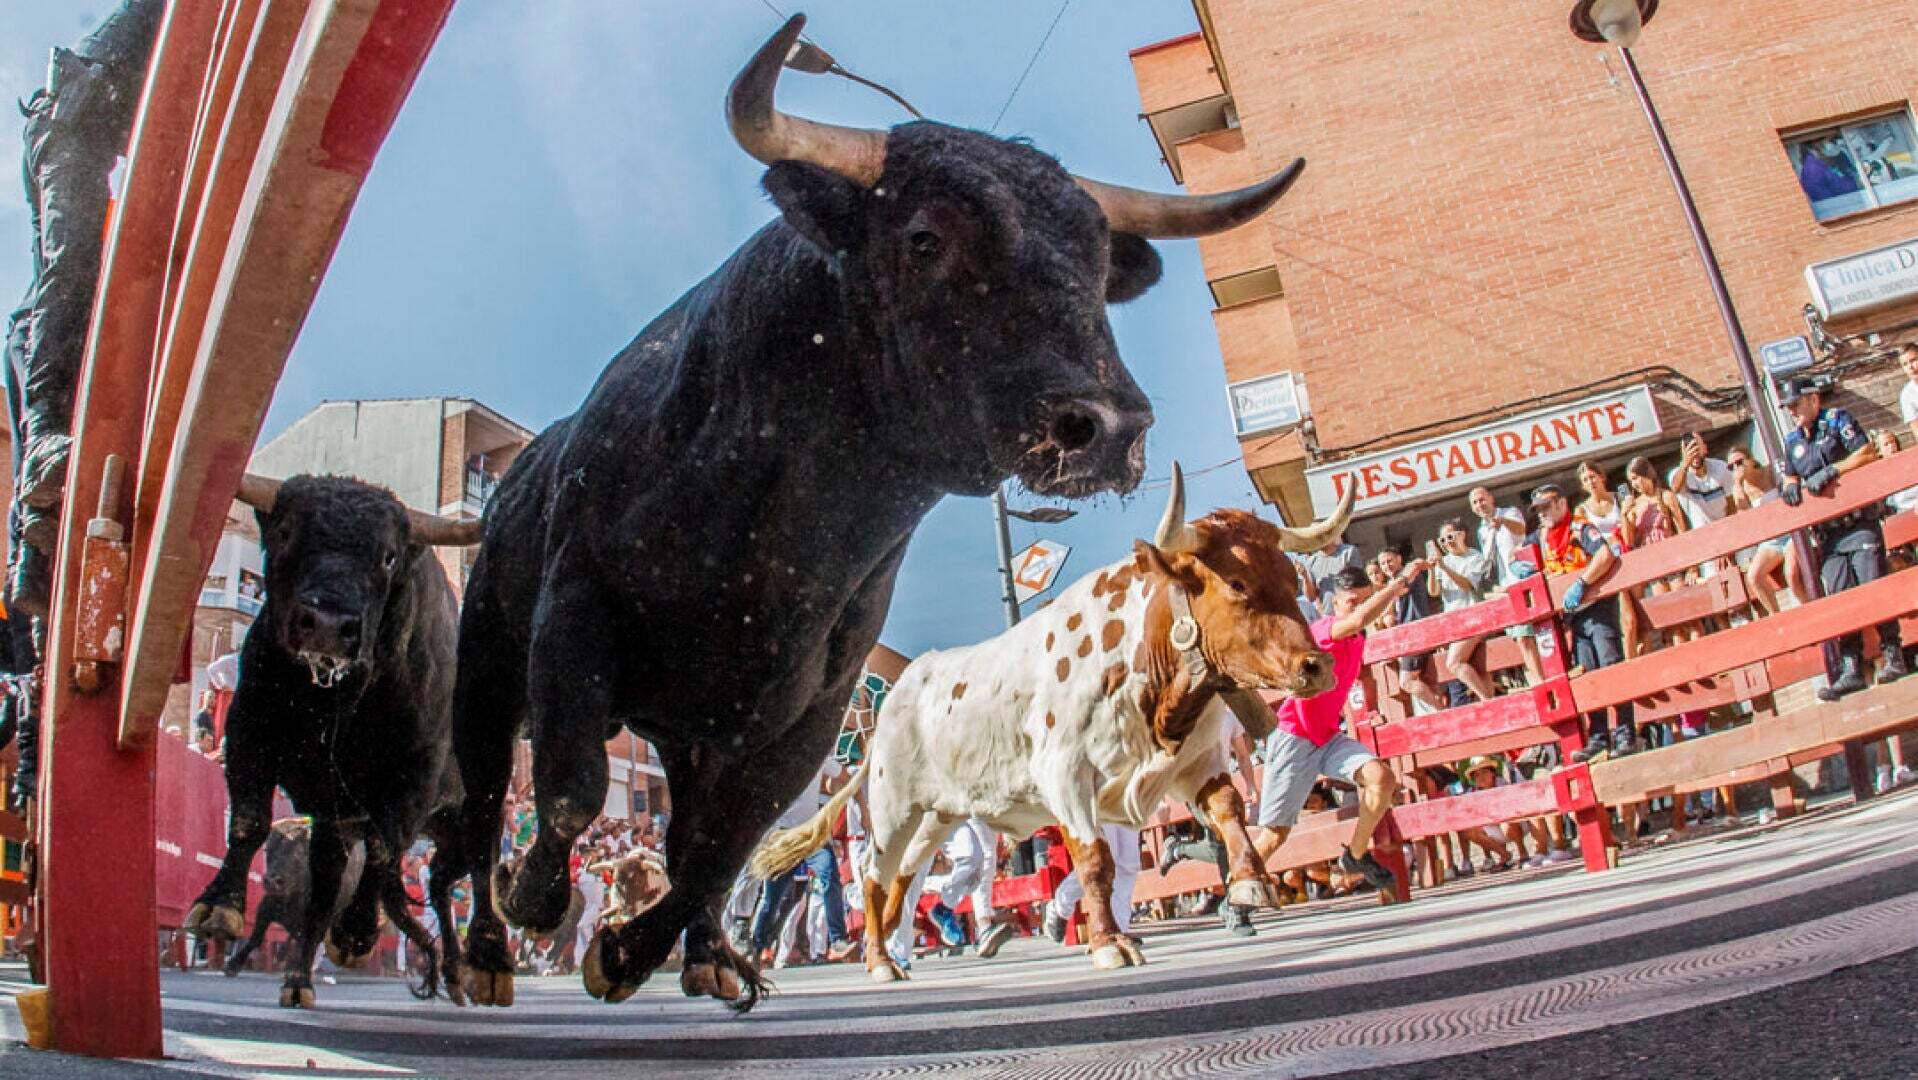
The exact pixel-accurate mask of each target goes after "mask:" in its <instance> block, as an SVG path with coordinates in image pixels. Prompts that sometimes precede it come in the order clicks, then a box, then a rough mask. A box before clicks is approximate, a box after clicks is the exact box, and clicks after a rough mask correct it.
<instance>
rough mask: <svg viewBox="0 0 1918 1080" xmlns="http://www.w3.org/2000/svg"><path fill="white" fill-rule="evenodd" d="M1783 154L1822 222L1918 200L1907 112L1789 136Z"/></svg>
mask: <svg viewBox="0 0 1918 1080" xmlns="http://www.w3.org/2000/svg"><path fill="white" fill-rule="evenodd" d="M1785 153H1786V154H1787V155H1788V156H1789V157H1790V158H1791V166H1792V169H1793V170H1794V171H1795V172H1796V173H1797V174H1798V186H1799V187H1800V188H1801V189H1802V190H1803V191H1804V192H1805V198H1806V199H1807V200H1809V201H1810V202H1811V212H1812V214H1813V215H1814V216H1816V217H1817V218H1818V220H1820V221H1826V220H1829V219H1831V218H1835V217H1840V216H1843V215H1845V214H1856V213H1858V212H1859V211H1861V210H1871V209H1875V208H1877V207H1880V206H1890V205H1891V204H1892V203H1901V202H1908V201H1910V200H1913V199H1918V137H1915V136H1914V135H1913V132H1912V122H1911V111H1910V110H1909V109H1901V110H1899V111H1898V112H1894V113H1884V114H1880V115H1878V116H1867V117H1865V118H1863V119H1861V120H1854V121H1852V122H1851V123H1848V124H1838V125H1835V126H1833V127H1827V128H1819V129H1817V130H1815V131H1802V132H1798V133H1796V134H1793V135H1788V136H1786V137H1785Z"/></svg>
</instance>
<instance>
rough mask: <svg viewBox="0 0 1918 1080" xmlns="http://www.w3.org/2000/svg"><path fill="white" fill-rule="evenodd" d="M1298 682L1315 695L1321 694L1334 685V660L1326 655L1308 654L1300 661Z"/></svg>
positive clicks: (1320, 653)
mask: <svg viewBox="0 0 1918 1080" xmlns="http://www.w3.org/2000/svg"><path fill="white" fill-rule="evenodd" d="M1298 680H1299V682H1300V683H1301V684H1302V685H1304V686H1305V687H1307V688H1309V689H1310V690H1311V691H1312V692H1313V693H1321V692H1323V691H1324V690H1325V689H1326V688H1328V687H1330V686H1331V685H1332V658H1331V657H1330V656H1328V655H1327V654H1325V653H1322V652H1315V653H1308V654H1306V656H1305V658H1304V659H1302V660H1300V661H1299V671H1298Z"/></svg>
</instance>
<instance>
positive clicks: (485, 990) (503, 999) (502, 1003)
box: [460, 967, 513, 1009]
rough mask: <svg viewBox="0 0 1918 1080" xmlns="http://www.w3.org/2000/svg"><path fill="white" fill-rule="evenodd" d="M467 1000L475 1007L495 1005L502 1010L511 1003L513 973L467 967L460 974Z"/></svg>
mask: <svg viewBox="0 0 1918 1080" xmlns="http://www.w3.org/2000/svg"><path fill="white" fill-rule="evenodd" d="M460 985H461V986H462V987H464V989H465V992H466V997H467V1000H469V1001H471V1002H472V1003H473V1004H475V1005H497V1006H499V1007H500V1008H502V1009H504V1008H506V1007H507V1006H509V1005H511V1004H512V1003H513V973H512V972H510V971H481V970H479V969H478V968H474V967H469V968H467V969H466V970H465V971H464V972H461V974H460Z"/></svg>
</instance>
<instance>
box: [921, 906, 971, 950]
mask: <svg viewBox="0 0 1918 1080" xmlns="http://www.w3.org/2000/svg"><path fill="white" fill-rule="evenodd" d="M926 915H927V917H929V918H930V919H931V920H932V925H933V926H935V927H937V928H938V930H939V940H940V941H943V942H945V943H946V944H947V945H964V944H965V943H966V925H965V924H964V923H962V922H960V921H959V914H958V913H957V912H955V911H953V910H952V909H951V908H949V907H947V906H946V905H944V904H934V905H932V910H931V911H929V912H927V913H926Z"/></svg>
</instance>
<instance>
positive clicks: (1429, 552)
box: [1425, 540, 1439, 559]
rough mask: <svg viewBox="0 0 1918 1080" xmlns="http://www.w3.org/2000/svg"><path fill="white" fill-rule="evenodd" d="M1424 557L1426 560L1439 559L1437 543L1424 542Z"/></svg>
mask: <svg viewBox="0 0 1918 1080" xmlns="http://www.w3.org/2000/svg"><path fill="white" fill-rule="evenodd" d="M1425 557H1426V558H1428V559H1437V558H1438V557H1439V546H1438V541H1436V540H1427V541H1426V542H1425Z"/></svg>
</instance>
